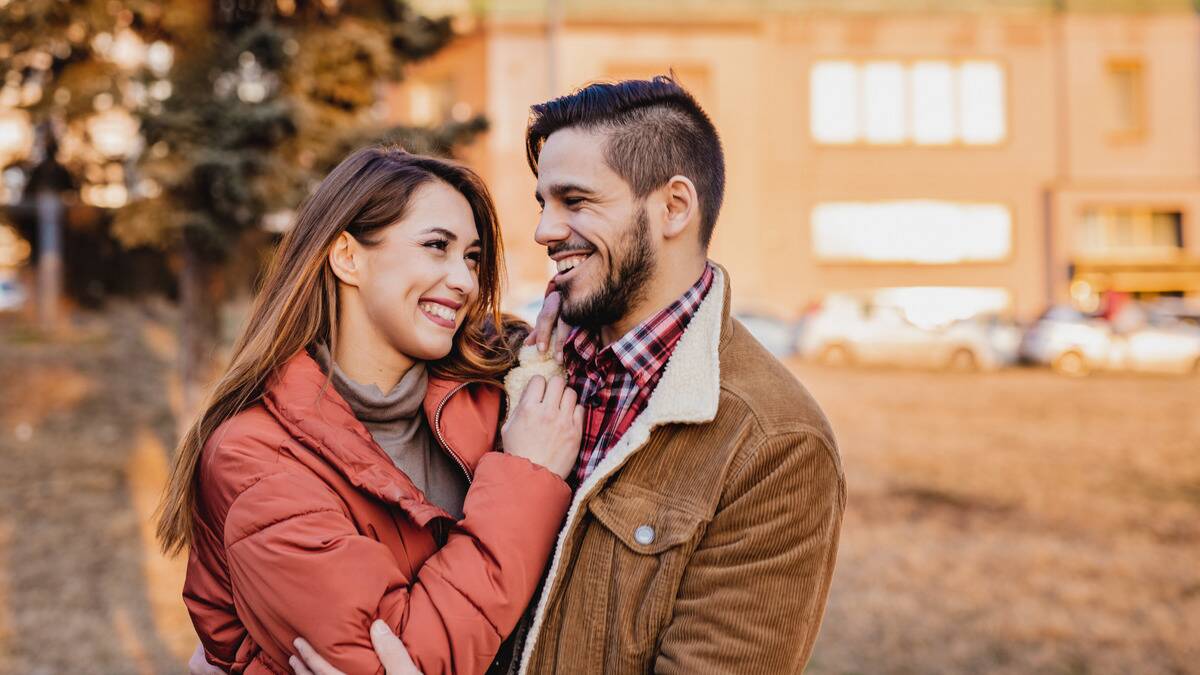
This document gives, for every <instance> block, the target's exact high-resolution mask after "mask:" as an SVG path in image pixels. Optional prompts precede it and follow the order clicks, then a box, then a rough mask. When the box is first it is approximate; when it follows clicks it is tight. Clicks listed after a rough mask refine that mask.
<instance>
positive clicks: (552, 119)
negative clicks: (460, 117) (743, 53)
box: [525, 75, 725, 247]
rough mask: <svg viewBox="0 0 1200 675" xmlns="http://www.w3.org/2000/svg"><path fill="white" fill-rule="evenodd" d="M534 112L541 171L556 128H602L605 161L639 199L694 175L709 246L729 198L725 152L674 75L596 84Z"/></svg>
mask: <svg viewBox="0 0 1200 675" xmlns="http://www.w3.org/2000/svg"><path fill="white" fill-rule="evenodd" d="M530 110H531V115H530V119H529V126H528V128H527V129H526V131H525V156H526V158H527V159H528V160H529V168H530V169H533V173H534V175H535V176H536V175H537V172H538V156H539V155H540V154H541V152H542V145H543V144H544V143H545V142H546V139H547V138H549V137H550V135H551V134H553V133H554V132H555V131H558V130H560V129H567V128H571V127H578V128H580V129H587V130H596V131H600V132H603V133H604V134H606V135H607V137H608V138H607V140H606V142H605V148H604V160H605V162H606V163H607V164H608V166H609V168H611V169H612V170H613V171H615V172H616V173H617V175H618V176H620V177H621V178H622V179H624V180H625V182H626V183H628V184H629V186H630V188H632V189H633V193H634V195H635V196H637V197H638V198H639V199H640V198H642V197H645V196H646V195H648V194H650V193H651V192H653V191H654V190H657V189H658V188H660V187H662V186H663V185H665V184H666V182H667V181H668V180H669V179H670V178H671V176H675V175H680V176H687V177H688V178H689V179H691V181H692V183H693V184H694V185H695V186H696V192H697V193H698V194H699V195H700V204H699V207H700V241H701V243H702V244H703V245H704V246H705V247H707V246H708V243H709V241H710V240H711V239H712V231H713V226H714V225H715V224H716V222H717V214H718V213H720V211H721V201H722V200H723V199H724V196H725V154H724V152H723V151H722V150H721V139H720V138H718V137H717V130H716V128H715V127H714V126H713V123H712V120H710V119H709V118H708V115H706V114H704V111H703V110H701V109H700V105H699V104H698V103H696V99H695V98H693V97H692V95H691V94H690V93H689V92H688V90H686V89H684V88H683V87H682V86H680V84H679V83H678V82H676V81H675V78H674V77H673V76H671V75H659V76H657V77H655V78H653V79H650V80H624V81H621V82H596V83H593V84H589V85H588V86H586V87H584V88H582V89H579V90H577V91H575V92H572V93H571V94H568V95H566V96H560V97H559V98H556V99H553V100H551V101H547V102H545V103H539V104H537V105H535V106H532V107H531V108H530Z"/></svg>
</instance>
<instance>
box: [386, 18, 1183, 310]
mask: <svg viewBox="0 0 1200 675" xmlns="http://www.w3.org/2000/svg"><path fill="white" fill-rule="evenodd" d="M418 4H419V5H420V4H423V6H424V8H425V9H426V10H427V11H431V12H435V13H436V12H439V11H441V12H445V11H447V10H449V11H452V12H454V13H456V16H457V27H458V28H459V29H460V30H461V32H462V33H463V38H462V39H461V40H459V41H457V43H455V44H454V45H453V46H452V47H451V48H449V49H447V50H445V51H444V52H440V53H439V54H438V55H437V56H436V57H435V58H434V59H433V60H431V61H429V62H426V63H423V64H420V65H419V66H417V67H415V68H414V69H413V70H412V72H411V75H410V77H409V78H408V80H406V82H405V83H404V84H403V85H402V86H401V87H399V88H398V89H396V90H395V91H393V92H391V93H390V95H389V96H390V104H391V110H392V112H393V114H394V115H395V117H396V119H397V121H408V122H416V123H427V122H433V121H437V120H439V119H443V118H448V117H458V118H465V117H467V116H470V115H472V114H475V113H480V112H481V113H483V114H485V115H486V116H487V117H488V119H489V121H490V122H491V130H490V132H489V133H488V134H487V135H486V136H485V137H484V139H483V140H482V141H480V142H478V143H476V144H475V145H474V146H473V147H471V148H469V149H468V152H467V160H468V161H470V162H471V163H472V164H473V165H474V166H476V167H477V168H478V169H480V170H481V171H482V173H483V174H484V176H485V178H486V179H487V180H488V182H489V184H490V185H491V186H492V188H493V190H494V192H495V196H496V200H497V202H498V204H499V208H500V212H501V215H502V219H503V223H504V226H505V230H506V235H507V236H506V243H507V245H508V249H509V252H510V255H509V261H510V270H509V272H510V277H511V278H512V280H513V282H514V285H513V293H514V295H516V296H520V295H523V294H528V293H536V291H537V289H540V288H541V285H542V284H543V283H544V280H545V279H546V276H547V274H548V266H547V263H546V258H545V255H544V252H543V250H542V249H541V248H540V247H538V246H537V245H536V244H535V243H534V242H533V230H534V227H535V225H536V222H537V206H536V204H535V202H534V199H533V191H534V179H533V176H532V175H531V174H530V172H529V170H528V169H527V168H526V164H525V157H524V145H523V141H524V129H525V123H526V119H527V114H528V107H529V105H530V104H532V103H536V102H539V101H542V100H545V99H546V98H548V97H550V96H552V95H558V94H562V93H566V92H568V91H570V90H571V89H573V88H575V87H577V86H579V85H582V84H585V83H587V82H588V81H591V80H596V79H606V78H627V77H646V76H650V75H653V74H657V73H663V72H666V71H667V70H668V69H672V68H673V69H674V70H675V72H676V73H677V74H678V76H679V78H680V79H681V81H682V82H683V83H684V84H685V85H686V86H687V87H689V88H690V89H691V90H692V91H693V92H694V93H695V94H696V96H697V98H698V99H699V100H700V102H701V104H702V105H704V106H705V108H706V109H707V110H708V112H709V113H710V114H711V115H712V117H713V118H714V120H715V122H716V125H717V127H718V129H719V131H720V132H721V134H722V138H723V141H724V144H725V148H726V154H727V157H728V171H729V175H728V178H729V180H728V192H727V197H726V203H725V207H724V209H723V212H722V215H721V219H720V221H719V223H718V225H717V230H716V237H715V240H714V249H713V257H714V258H715V259H717V260H719V261H721V262H722V263H724V264H726V265H727V266H728V267H729V268H730V269H731V271H732V273H733V274H734V279H735V286H734V289H735V294H736V301H737V302H738V304H740V305H741V306H743V307H746V306H751V307H754V308H761V307H769V308H772V309H774V310H775V311H777V312H781V313H783V314H791V313H795V312H798V311H799V310H801V309H802V308H803V307H804V306H805V305H806V304H807V303H809V302H810V301H812V300H814V299H817V298H819V297H820V296H821V295H822V294H823V293H825V292H828V291H835V290H856V289H871V288H880V287H953V288H955V289H971V290H965V291H964V290H959V291H958V292H954V293H950V294H949V295H946V294H944V293H943V294H942V295H940V296H939V297H954V298H957V300H955V302H959V303H962V304H963V305H964V307H963V308H960V309H964V308H965V309H989V308H993V307H995V308H1001V307H1007V308H1009V309H1011V310H1012V311H1013V312H1014V313H1015V314H1016V315H1017V316H1018V317H1021V318H1030V317H1031V316H1033V315H1036V314H1037V313H1038V312H1040V311H1041V310H1042V309H1043V308H1044V307H1045V306H1046V305H1047V303H1049V302H1065V301H1068V300H1070V299H1071V298H1072V297H1074V299H1075V301H1076V302H1077V303H1079V304H1082V305H1088V304H1093V303H1095V302H1096V300H1097V297H1098V296H1099V294H1100V293H1102V292H1105V291H1114V290H1115V291H1128V292H1133V293H1146V294H1152V293H1191V294H1200V19H1198V15H1197V14H1196V12H1195V10H1194V9H1193V7H1192V6H1191V4H1190V3H1189V2H1186V1H1160V2H1129V1H1125V2H1118V1H1113V0H1110V1H1102V0H1091V1H1088V2H1082V1H1078V0H1077V1H1071V0H1066V1H1064V0H1059V1H1057V2H1049V1H1034V0H1007V1H1001V0H995V1H993V2H985V1H982V0H977V1H963V0H959V1H955V2H948V1H946V2H931V1H928V0H927V1H925V2H920V1H916V0H896V1H893V2H887V1H884V0H875V1H866V0H863V1H845V2H831V1H827V0H826V1H816V0H759V1H753V0H722V1H716V0H712V1H702V0H691V1H675V2H666V1H664V2H653V3H651V2H638V1H633V0H616V1H614V0H604V1H601V0H511V1H509V2H490V3H489V2H484V3H480V2H458V3H455V2H450V3H447V2H445V1H443V2H426V3H418Z"/></svg>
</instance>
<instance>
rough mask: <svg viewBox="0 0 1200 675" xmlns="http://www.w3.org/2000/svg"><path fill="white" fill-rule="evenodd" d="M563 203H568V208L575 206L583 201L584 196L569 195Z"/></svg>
mask: <svg viewBox="0 0 1200 675" xmlns="http://www.w3.org/2000/svg"><path fill="white" fill-rule="evenodd" d="M563 203H564V204H566V205H567V207H568V208H574V207H576V206H579V205H580V204H582V203H583V198H582V197H567V198H566V199H564V200H563Z"/></svg>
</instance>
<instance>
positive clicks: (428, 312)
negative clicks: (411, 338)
mask: <svg viewBox="0 0 1200 675" xmlns="http://www.w3.org/2000/svg"><path fill="white" fill-rule="evenodd" d="M417 307H418V308H419V309H420V310H421V313H422V314H424V315H425V318H426V319H429V320H430V321H432V322H433V323H435V324H437V325H438V326H441V327H442V328H451V329H452V328H455V327H456V326H457V324H456V323H455V321H454V320H455V319H456V318H458V312H457V311H455V310H454V309H452V308H450V307H447V306H446V305H444V304H442V303H440V302H434V301H429V300H425V301H422V302H420V303H418V304H417Z"/></svg>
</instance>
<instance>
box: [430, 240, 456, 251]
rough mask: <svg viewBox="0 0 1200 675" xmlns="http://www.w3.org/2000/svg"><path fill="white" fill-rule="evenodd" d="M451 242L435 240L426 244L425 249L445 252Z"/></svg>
mask: <svg viewBox="0 0 1200 675" xmlns="http://www.w3.org/2000/svg"><path fill="white" fill-rule="evenodd" d="M449 245H450V242H449V241H447V240H445V239H434V240H433V241H427V242H425V248H436V249H437V250H439V251H445V250H446V247H447V246H449Z"/></svg>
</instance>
